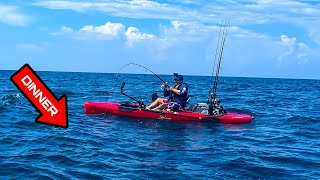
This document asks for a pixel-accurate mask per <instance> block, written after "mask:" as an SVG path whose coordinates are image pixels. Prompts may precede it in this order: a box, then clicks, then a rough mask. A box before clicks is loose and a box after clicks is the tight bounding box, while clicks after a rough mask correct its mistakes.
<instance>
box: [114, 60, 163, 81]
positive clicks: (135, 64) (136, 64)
mask: <svg viewBox="0 0 320 180" xmlns="http://www.w3.org/2000/svg"><path fill="white" fill-rule="evenodd" d="M129 65H134V66H139V67H142V68H144V69H145V70H147V71H149V72H151V73H152V74H153V75H155V76H156V77H157V78H158V79H160V81H162V82H163V83H164V84H166V82H165V81H164V80H163V79H162V78H161V77H160V76H159V75H157V74H156V73H155V72H153V71H152V70H150V69H149V68H147V67H145V66H144V65H141V64H138V63H128V64H125V65H124V66H122V67H121V68H120V71H121V70H122V69H123V68H124V67H126V66H129Z"/></svg>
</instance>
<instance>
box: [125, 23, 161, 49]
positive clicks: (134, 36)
mask: <svg viewBox="0 0 320 180" xmlns="http://www.w3.org/2000/svg"><path fill="white" fill-rule="evenodd" d="M125 35H126V38H127V43H128V45H129V46H132V45H133V43H135V42H138V41H141V40H148V39H155V38H156V36H155V35H153V34H147V33H141V32H140V31H139V29H138V28H136V27H129V28H128V29H127V31H126V33H125Z"/></svg>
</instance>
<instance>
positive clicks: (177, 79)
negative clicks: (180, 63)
mask: <svg viewBox="0 0 320 180" xmlns="http://www.w3.org/2000/svg"><path fill="white" fill-rule="evenodd" d="M173 75H174V80H175V81H179V80H183V76H182V75H179V74H178V73H173Z"/></svg>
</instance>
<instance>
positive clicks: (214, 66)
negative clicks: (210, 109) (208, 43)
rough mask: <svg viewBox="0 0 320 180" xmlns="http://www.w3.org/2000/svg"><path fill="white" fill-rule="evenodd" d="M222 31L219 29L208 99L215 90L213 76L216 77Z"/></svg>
mask: <svg viewBox="0 0 320 180" xmlns="http://www.w3.org/2000/svg"><path fill="white" fill-rule="evenodd" d="M221 24H224V21H222V23H221ZM221 30H222V28H220V29H219V36H218V42H217V47H216V51H215V55H214V61H213V66H212V74H211V76H212V80H211V81H210V89H209V93H208V94H209V96H208V98H210V95H211V91H212V90H213V89H212V86H213V83H214V82H213V81H214V78H213V76H214V70H215V68H216V60H217V55H218V49H219V44H220V39H221V38H220V37H221Z"/></svg>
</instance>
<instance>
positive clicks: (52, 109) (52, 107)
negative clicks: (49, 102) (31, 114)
mask: <svg viewBox="0 0 320 180" xmlns="http://www.w3.org/2000/svg"><path fill="white" fill-rule="evenodd" d="M48 112H51V116H52V117H53V116H54V115H56V114H57V113H58V109H57V108H56V107H54V106H51V107H50V108H49V109H48Z"/></svg>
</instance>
